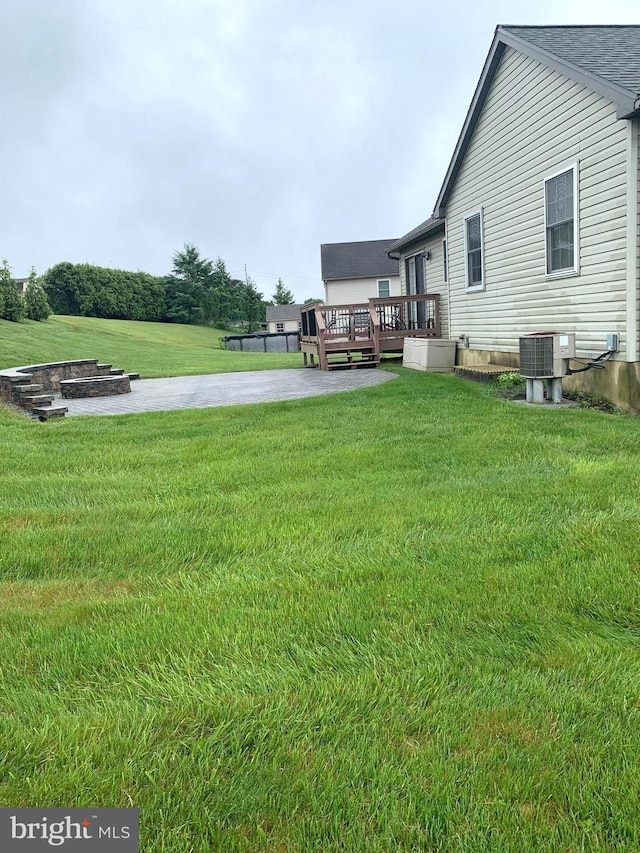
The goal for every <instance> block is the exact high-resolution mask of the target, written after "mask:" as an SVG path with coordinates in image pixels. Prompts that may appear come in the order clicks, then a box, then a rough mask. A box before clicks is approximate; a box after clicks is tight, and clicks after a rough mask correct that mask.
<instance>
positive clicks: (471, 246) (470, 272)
mask: <svg viewBox="0 0 640 853" xmlns="http://www.w3.org/2000/svg"><path fill="white" fill-rule="evenodd" d="M482 225H483V223H482V208H480V209H479V210H474V211H473V212H472V213H468V214H467V215H466V216H465V217H464V254H465V286H466V289H467V290H483V289H484V257H483V252H484V245H483V239H482V231H483V227H482Z"/></svg>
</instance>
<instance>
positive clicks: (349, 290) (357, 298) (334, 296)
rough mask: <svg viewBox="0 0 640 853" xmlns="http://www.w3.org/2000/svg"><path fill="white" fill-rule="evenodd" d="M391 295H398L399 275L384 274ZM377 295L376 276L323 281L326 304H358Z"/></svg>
mask: <svg viewBox="0 0 640 853" xmlns="http://www.w3.org/2000/svg"><path fill="white" fill-rule="evenodd" d="M385 280H388V281H389V287H390V290H391V296H399V295H400V276H399V275H398V276H385ZM377 296H378V278H377V277H376V278H348V279H347V278H345V279H334V280H329V281H327V282H325V302H326V303H327V305H353V304H355V305H358V304H360V303H364V302H368V301H369V299H373V298H374V297H377Z"/></svg>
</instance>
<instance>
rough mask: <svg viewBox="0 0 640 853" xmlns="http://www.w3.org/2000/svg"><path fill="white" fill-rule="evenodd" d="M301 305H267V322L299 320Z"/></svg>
mask: <svg viewBox="0 0 640 853" xmlns="http://www.w3.org/2000/svg"><path fill="white" fill-rule="evenodd" d="M302 307H303V306H302V305H267V323H269V322H271V323H276V322H278V323H279V322H284V321H285V320H300V309H301V308H302Z"/></svg>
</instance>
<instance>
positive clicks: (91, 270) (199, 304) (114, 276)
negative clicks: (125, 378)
mask: <svg viewBox="0 0 640 853" xmlns="http://www.w3.org/2000/svg"><path fill="white" fill-rule="evenodd" d="M172 263H173V266H172V269H171V273H170V274H168V275H165V276H153V275H150V274H149V273H145V272H139V271H138V272H128V271H126V270H118V269H110V268H107V267H98V266H94V265H93V264H72V263H69V262H68V261H64V262H62V263H59V264H56V265H55V266H53V267H51V269H49V270H47V272H46V273H45V274H44V275H43V276H42V278H41V279H38V278H37V276H36V273H35V270H32V277H33V281H34V288H36V287H37V293H38V299H39V300H41V301H42V300H44V302H46V306H47V308H46V310H47V311H48V313H47V314H46V316H47V317H48V316H49V314H50V313H52V312H53V313H54V314H71V315H76V316H83V317H104V318H107V319H113V320H148V321H155V322H168V323H188V324H210V325H215V326H218V327H224V326H228V325H229V324H230V323H238V322H239V323H242V324H243V325H246V326H248V327H249V329H250V330H251V329H253V328H259V326H260V324H261V323H263V322H264V321H265V314H266V306H267V305H268V304H271V303H269V302H267V301H265V299H264V297H263V295H262V293H259V292H258V290H257V288H256V285H255V283H254V282H253V281H252V280H251V279H250V278H249V277H248V276H247V277H246V278H245V280H244V281H242V280H240V279H237V278H233V277H232V276H231V275H230V274H229V272H228V270H227V268H226V265H225V263H224V261H223V260H222V258H218V259H217V260H216V261H215V262H214V261H211V260H208V259H207V258H203V257H202V256H201V255H200V252H199V251H198V249H197V248H196V246H194V245H193V244H191V243H187V244H185V246H184V248H183V249H182V250H181V251H178V252H176V253H175V254H174V256H173V258H172ZM32 277H30V278H29V283H30V282H31V280H32ZM29 283H28V284H27V288H26V290H25V298H24V299H22V298H21V297H20V296H19V295H18V293H17V289H16V286H15V281H14V280H13V279H12V277H11V271H10V268H9V265H8V264H7V262H6V261H5V262H4V267H3V268H2V269H0V318H2V319H9V320H17V321H19V320H21V319H22V317H23V316H28V317H29V318H30V319H46V317H35V316H32V315H31V314H29V313H28V312H29V310H30V309H29V305H30V301H29V300H30V296H29V294H30V287H29ZM35 292H36V290H34V291H33V293H34V294H35ZM31 301H33V299H32V300H31ZM293 301H294V299H293V294H292V292H291V291H290V290H289V289H288V288H286V287H285V285H284V283H283V281H282V279H278V284H277V286H276V289H275V293H274V294H273V298H272V302H275V303H276V304H279V305H286V304H291V303H293ZM5 305H6V310H5ZM42 311H44V309H43V308H42V306H41V312H42ZM32 313H33V311H32Z"/></svg>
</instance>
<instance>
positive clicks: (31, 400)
mask: <svg viewBox="0 0 640 853" xmlns="http://www.w3.org/2000/svg"><path fill="white" fill-rule="evenodd" d="M54 399H55V397H54V396H53V394H34V395H24V396H22V397H20V405H21V406H24V408H25V409H34V408H35V407H36V406H50V405H51V404H52V403H53V401H54Z"/></svg>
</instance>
